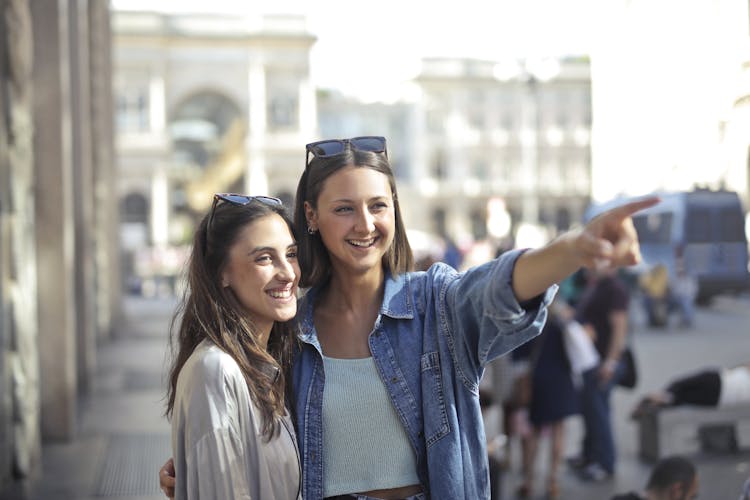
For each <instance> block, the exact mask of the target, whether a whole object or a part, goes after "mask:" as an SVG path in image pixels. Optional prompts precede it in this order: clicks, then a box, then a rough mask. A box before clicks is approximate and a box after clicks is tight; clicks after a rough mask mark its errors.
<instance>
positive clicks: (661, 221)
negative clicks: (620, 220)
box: [633, 214, 672, 243]
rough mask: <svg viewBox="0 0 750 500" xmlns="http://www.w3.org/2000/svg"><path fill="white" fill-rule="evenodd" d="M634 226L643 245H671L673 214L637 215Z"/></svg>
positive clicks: (634, 218)
mask: <svg viewBox="0 0 750 500" xmlns="http://www.w3.org/2000/svg"><path fill="white" fill-rule="evenodd" d="M633 225H634V226H635V230H636V232H637V233H638V239H639V240H640V241H641V243H669V240H670V234H671V233H672V214H648V215H636V216H634V217H633Z"/></svg>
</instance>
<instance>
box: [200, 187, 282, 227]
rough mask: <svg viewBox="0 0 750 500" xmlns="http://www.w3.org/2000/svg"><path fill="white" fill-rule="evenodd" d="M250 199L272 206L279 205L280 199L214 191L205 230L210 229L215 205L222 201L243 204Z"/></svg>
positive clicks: (250, 200)
mask: <svg viewBox="0 0 750 500" xmlns="http://www.w3.org/2000/svg"><path fill="white" fill-rule="evenodd" d="M252 201H258V202H260V203H265V204H266V205H270V206H272V207H278V206H281V200H280V199H278V198H274V197H273V196H248V195H246V194H236V193H216V194H215V195H214V203H213V205H211V212H209V215H208V222H207V223H206V232H208V231H210V229H211V223H212V222H213V220H214V213H215V212H216V207H218V206H219V205H221V204H222V203H231V204H232V205H239V206H244V205H247V204H248V203H250V202H252Z"/></svg>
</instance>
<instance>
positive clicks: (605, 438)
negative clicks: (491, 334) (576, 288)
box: [570, 267, 629, 481]
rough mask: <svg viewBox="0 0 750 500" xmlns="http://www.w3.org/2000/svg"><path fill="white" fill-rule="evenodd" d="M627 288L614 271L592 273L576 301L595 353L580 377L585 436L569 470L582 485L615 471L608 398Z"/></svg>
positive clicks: (623, 331) (624, 326)
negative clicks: (596, 360) (592, 364)
mask: <svg viewBox="0 0 750 500" xmlns="http://www.w3.org/2000/svg"><path fill="white" fill-rule="evenodd" d="M628 302H629V294H628V291H627V288H626V287H625V286H624V284H622V283H621V282H620V280H619V278H618V277H617V273H616V270H615V269H611V268H603V267H602V268H597V269H596V270H595V278H594V281H593V283H591V284H590V286H589V287H588V289H587V290H586V291H585V292H584V294H583V296H582V297H581V300H580V303H579V304H578V309H577V311H576V320H577V321H578V322H579V323H580V324H581V325H583V326H584V327H585V328H587V329H588V330H589V331H590V332H591V335H592V338H593V339H594V345H595V347H596V350H597V352H598V353H599V358H600V362H599V364H598V365H597V366H596V367H594V368H592V369H590V370H588V371H586V372H584V373H583V387H582V390H581V410H582V414H583V422H584V437H583V442H582V443H581V454H580V456H578V457H576V458H574V459H573V460H571V461H570V462H571V465H572V466H573V467H574V468H575V469H576V470H577V471H578V473H579V475H580V477H581V479H583V480H585V481H602V480H605V479H607V478H608V477H610V476H611V475H612V474H613V473H614V471H615V460H616V450H615V440H614V435H613V433H612V423H611V417H610V393H611V392H612V388H613V387H614V385H615V384H616V383H617V380H618V378H619V377H620V375H621V373H622V367H621V363H620V357H621V355H622V352H623V349H624V348H625V342H626V336H627V331H628Z"/></svg>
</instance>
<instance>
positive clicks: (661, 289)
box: [639, 263, 672, 327]
mask: <svg viewBox="0 0 750 500" xmlns="http://www.w3.org/2000/svg"><path fill="white" fill-rule="evenodd" d="M639 286H640V289H641V290H642V292H643V307H644V309H645V311H646V317H647V319H648V324H649V326H655V327H662V326H666V324H667V321H668V319H669V310H670V308H671V302H672V300H671V297H670V293H671V292H670V290H669V272H668V271H667V266H665V265H664V264H661V263H659V264H656V265H655V266H653V267H652V268H651V269H649V270H648V271H646V272H644V273H643V274H642V275H641V277H640V279H639Z"/></svg>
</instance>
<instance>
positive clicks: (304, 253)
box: [294, 143, 414, 287]
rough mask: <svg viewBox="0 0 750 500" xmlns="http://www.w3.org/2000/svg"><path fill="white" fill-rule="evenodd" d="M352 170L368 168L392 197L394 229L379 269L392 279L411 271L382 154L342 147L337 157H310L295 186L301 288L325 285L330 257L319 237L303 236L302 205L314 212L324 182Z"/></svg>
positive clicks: (406, 242) (411, 257) (411, 258)
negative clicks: (380, 178)
mask: <svg viewBox="0 0 750 500" xmlns="http://www.w3.org/2000/svg"><path fill="white" fill-rule="evenodd" d="M349 166H354V167H357V168H369V169H372V170H375V171H376V172H380V173H382V174H384V175H385V176H386V177H387V178H388V184H390V187H391V193H392V194H393V208H394V213H395V219H396V225H395V234H394V237H393V243H392V244H391V247H390V248H389V249H388V251H387V252H386V253H385V255H383V268H384V269H385V270H386V271H388V272H390V273H391V274H393V275H396V274H400V273H404V272H407V271H411V270H412V269H413V268H414V255H413V254H412V251H411V246H409V240H408V239H407V237H406V226H405V225H404V219H403V217H402V216H401V208H400V205H399V202H398V196H397V194H396V179H395V177H394V175H393V170H392V169H391V165H390V163H389V162H388V157H387V156H386V155H385V154H384V153H373V152H371V151H360V150H358V149H352V147H351V145H350V144H349V143H345V145H344V151H343V152H342V153H341V154H338V155H335V156H330V157H327V158H319V157H317V156H314V157H313V158H312V159H311V160H310V163H309V164H308V165H307V167H306V168H305V172H304V173H303V174H302V177H301V178H300V180H299V184H297V195H296V198H295V207H294V225H295V226H296V227H297V232H298V239H297V244H298V250H297V259H298V261H299V266H300V269H301V272H302V279H301V280H300V286H301V287H311V286H316V285H320V284H323V283H326V282H327V281H328V280H329V278H330V277H331V257H330V255H329V254H328V249H326V247H325V245H324V244H323V240H322V238H321V237H320V233H319V232H316V233H315V234H309V233H308V232H307V230H306V229H307V218H306V217H305V202H308V203H310V205H311V206H312V207H313V208H315V209H317V207H318V197H319V196H320V192H321V191H322V190H323V185H324V184H325V181H326V179H328V178H329V177H330V176H332V175H333V174H335V173H336V172H338V171H339V170H341V169H343V168H345V167H349Z"/></svg>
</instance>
